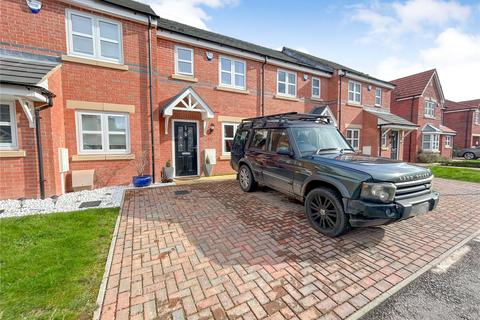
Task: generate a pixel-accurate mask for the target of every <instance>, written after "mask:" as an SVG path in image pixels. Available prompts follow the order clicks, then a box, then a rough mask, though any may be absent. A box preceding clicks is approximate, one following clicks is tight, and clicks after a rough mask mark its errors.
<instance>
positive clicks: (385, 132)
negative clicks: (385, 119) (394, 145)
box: [382, 131, 388, 148]
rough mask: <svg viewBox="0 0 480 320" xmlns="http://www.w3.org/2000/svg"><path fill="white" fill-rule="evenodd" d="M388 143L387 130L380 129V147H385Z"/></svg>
mask: <svg viewBox="0 0 480 320" xmlns="http://www.w3.org/2000/svg"><path fill="white" fill-rule="evenodd" d="M387 143H388V131H382V148H387V147H388V146H387Z"/></svg>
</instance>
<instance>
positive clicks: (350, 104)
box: [347, 101, 363, 108]
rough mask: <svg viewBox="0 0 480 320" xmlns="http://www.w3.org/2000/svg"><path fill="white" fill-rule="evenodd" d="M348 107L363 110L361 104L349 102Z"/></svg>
mask: <svg viewBox="0 0 480 320" xmlns="http://www.w3.org/2000/svg"><path fill="white" fill-rule="evenodd" d="M347 106H350V107H355V108H363V106H362V104H361V103H356V102H350V101H349V102H347Z"/></svg>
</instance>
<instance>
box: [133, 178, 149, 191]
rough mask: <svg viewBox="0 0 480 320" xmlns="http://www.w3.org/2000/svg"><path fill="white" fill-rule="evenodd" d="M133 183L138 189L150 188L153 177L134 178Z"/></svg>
mask: <svg viewBox="0 0 480 320" xmlns="http://www.w3.org/2000/svg"><path fill="white" fill-rule="evenodd" d="M132 182H133V185H134V186H135V187H136V188H142V187H148V186H149V185H150V184H152V176H134V177H133V178H132Z"/></svg>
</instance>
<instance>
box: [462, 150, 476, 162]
mask: <svg viewBox="0 0 480 320" xmlns="http://www.w3.org/2000/svg"><path fill="white" fill-rule="evenodd" d="M463 157H464V158H465V159H467V160H473V159H475V155H474V154H473V153H472V152H467V153H465V154H464V155H463Z"/></svg>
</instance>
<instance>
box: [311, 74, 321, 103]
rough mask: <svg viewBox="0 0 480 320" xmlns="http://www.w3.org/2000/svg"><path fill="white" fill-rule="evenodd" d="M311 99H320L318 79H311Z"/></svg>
mask: <svg viewBox="0 0 480 320" xmlns="http://www.w3.org/2000/svg"><path fill="white" fill-rule="evenodd" d="M312 97H313V98H320V79H319V78H312Z"/></svg>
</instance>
